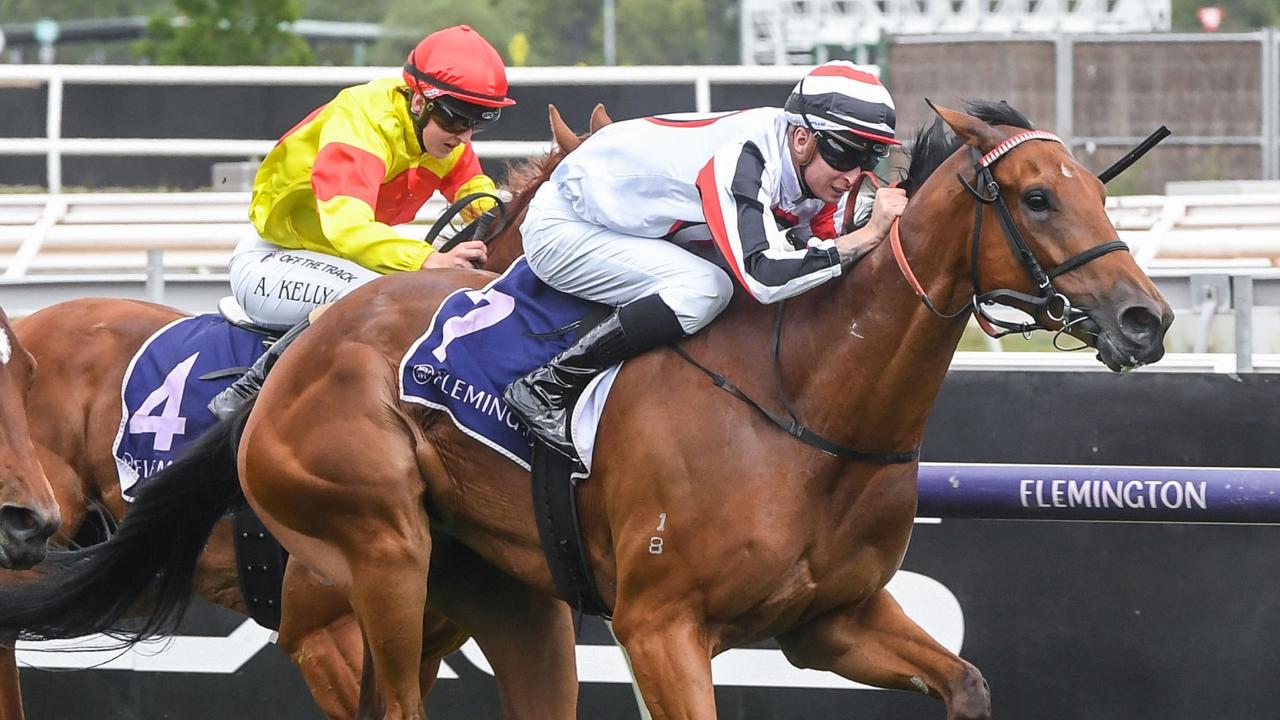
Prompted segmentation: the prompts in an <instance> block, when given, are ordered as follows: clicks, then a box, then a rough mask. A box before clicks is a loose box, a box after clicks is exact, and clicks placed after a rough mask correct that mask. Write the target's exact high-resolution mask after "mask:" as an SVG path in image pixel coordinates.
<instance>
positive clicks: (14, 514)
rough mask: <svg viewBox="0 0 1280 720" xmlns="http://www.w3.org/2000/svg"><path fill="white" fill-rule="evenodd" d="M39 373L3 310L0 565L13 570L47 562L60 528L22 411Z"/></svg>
mask: <svg viewBox="0 0 1280 720" xmlns="http://www.w3.org/2000/svg"><path fill="white" fill-rule="evenodd" d="M35 371H36V361H35V358H34V357H32V356H31V353H30V352H29V351H28V350H27V348H26V347H25V346H24V345H23V343H22V341H21V340H19V339H18V336H17V335H16V334H14V331H13V327H12V326H11V325H10V324H9V316H8V315H6V314H5V312H4V309H3V308H0V567H3V568H9V569H19V570H20V569H23V568H29V567H31V566H33V565H35V564H36V563H38V562H40V561H41V560H43V559H44V557H45V552H46V543H47V541H48V539H49V537H50V536H52V535H53V534H54V533H56V532H57V531H58V528H59V526H60V524H61V518H60V515H59V512H58V503H57V501H56V500H55V499H54V495H53V493H52V492H51V491H50V490H49V483H48V481H46V480H45V475H44V471H43V470H42V468H41V467H40V463H39V462H38V459H37V456H36V448H35V445H34V444H33V443H32V441H31V434H30V429H29V428H28V426H27V417H26V414H25V412H24V409H25V408H26V407H27V403H28V402H29V401H30V393H31V383H32V381H33V380H34V379H35Z"/></svg>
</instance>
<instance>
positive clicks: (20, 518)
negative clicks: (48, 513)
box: [0, 505, 58, 542]
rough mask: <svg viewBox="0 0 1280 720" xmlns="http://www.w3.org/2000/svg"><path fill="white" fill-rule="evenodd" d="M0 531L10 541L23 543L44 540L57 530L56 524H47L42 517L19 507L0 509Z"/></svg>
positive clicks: (9, 506)
mask: <svg viewBox="0 0 1280 720" xmlns="http://www.w3.org/2000/svg"><path fill="white" fill-rule="evenodd" d="M0 529H3V530H4V534H5V535H8V536H9V538H10V539H11V540H14V541H16V542H25V541H27V540H32V539H41V538H46V537H49V536H50V535H52V534H53V533H54V532H56V531H57V529H58V523H51V522H49V521H48V520H47V519H46V518H45V517H44V516H43V515H41V514H40V513H37V512H35V511H34V510H31V509H29V508H25V507H22V506H21V505H5V506H4V507H0Z"/></svg>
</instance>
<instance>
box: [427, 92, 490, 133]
mask: <svg viewBox="0 0 1280 720" xmlns="http://www.w3.org/2000/svg"><path fill="white" fill-rule="evenodd" d="M430 102H431V105H430V107H429V108H428V110H429V112H430V113H431V117H433V118H435V121H436V125H439V126H440V128H441V129H442V130H444V131H445V132H447V133H449V134H450V135H461V134H462V133H464V132H466V131H468V130H474V131H475V132H481V131H483V130H484V129H485V128H486V127H488V126H489V125H490V124H491V123H493V122H494V121H496V120H497V119H498V118H499V117H501V115H502V108H491V107H484V106H482V105H472V104H471V103H449V102H447V101H446V100H445V99H444V98H442V97H441V98H436V99H434V100H432V101H430Z"/></svg>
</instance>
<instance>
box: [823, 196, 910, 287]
mask: <svg viewBox="0 0 1280 720" xmlns="http://www.w3.org/2000/svg"><path fill="white" fill-rule="evenodd" d="M906 209H907V192H906V191H905V190H903V189H901V188H880V189H879V190H876V198H875V201H874V202H873V203H872V204H871V219H870V220H868V221H867V224H866V225H863V226H862V227H861V228H858V229H857V230H854V231H853V232H851V233H849V234H848V235H841V236H840V237H838V238H836V249H837V250H839V251H840V262H841V264H842V265H844V266H846V267H848V266H850V265H852V264H854V263H856V262H858V261H859V260H861V259H862V257H863V256H865V255H866V254H867V253H869V252H871V251H872V250H874V249H875V248H876V246H877V245H879V244H880V243H882V242H884V239H885V238H887V237H889V228H890V227H892V226H893V221H894V220H897V219H898V218H899V217H900V216H901V215H902V211H903V210H906Z"/></svg>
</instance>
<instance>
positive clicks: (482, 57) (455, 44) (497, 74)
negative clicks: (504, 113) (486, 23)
mask: <svg viewBox="0 0 1280 720" xmlns="http://www.w3.org/2000/svg"><path fill="white" fill-rule="evenodd" d="M404 81H405V82H406V83H408V85H409V87H411V88H413V89H414V90H416V91H418V92H420V93H422V94H423V95H425V96H426V97H427V98H436V97H440V96H441V95H448V96H451V97H454V98H457V99H458V100H461V101H463V102H467V103H471V104H473V105H483V106H485V107H506V106H507V105H515V104H516V101H515V100H512V99H510V98H508V97H507V69H506V67H505V66H504V65H503V63H502V56H500V55H498V51H497V50H494V49H493V46H492V45H490V44H489V41H488V40H485V39H484V38H482V37H480V33H478V32H476V31H475V30H472V29H471V27H470V26H467V25H455V26H453V27H450V28H445V29H443V30H437V31H436V32H433V33H431V34H430V35H428V36H427V37H426V38H424V39H423V40H422V42H420V43H418V46H417V47H415V48H414V49H413V50H412V51H411V52H410V53H409V61H408V62H406V63H405V64H404Z"/></svg>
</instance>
